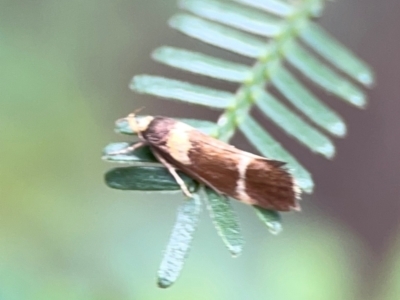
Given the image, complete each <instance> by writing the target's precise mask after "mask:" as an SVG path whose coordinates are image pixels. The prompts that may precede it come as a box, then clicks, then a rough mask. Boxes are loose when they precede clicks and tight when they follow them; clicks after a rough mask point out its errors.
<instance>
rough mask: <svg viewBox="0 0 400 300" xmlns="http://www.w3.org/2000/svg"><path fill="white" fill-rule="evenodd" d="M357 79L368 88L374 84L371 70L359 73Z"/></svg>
mask: <svg viewBox="0 0 400 300" xmlns="http://www.w3.org/2000/svg"><path fill="white" fill-rule="evenodd" d="M357 80H358V81H359V82H361V83H362V84H364V85H365V86H367V87H369V88H371V87H373V86H374V84H375V76H374V74H373V73H372V72H365V73H362V74H359V75H358V77H357Z"/></svg>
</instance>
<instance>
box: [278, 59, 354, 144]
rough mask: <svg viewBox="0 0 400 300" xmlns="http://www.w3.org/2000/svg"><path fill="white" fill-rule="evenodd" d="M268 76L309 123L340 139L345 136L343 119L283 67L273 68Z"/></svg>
mask: <svg viewBox="0 0 400 300" xmlns="http://www.w3.org/2000/svg"><path fill="white" fill-rule="evenodd" d="M270 76H271V81H272V83H273V84H274V86H275V87H276V88H277V89H278V90H279V91H280V92H281V93H282V94H283V95H284V96H285V97H286V99H288V100H289V101H290V102H291V103H292V104H293V105H294V106H295V107H296V108H297V109H298V110H300V111H301V112H302V113H304V114H305V115H306V116H307V117H308V118H309V119H310V120H311V121H313V122H314V123H315V124H317V125H319V126H320V127H322V128H323V129H325V130H327V131H329V132H330V133H331V134H334V135H336V136H339V137H342V136H344V135H345V134H346V124H345V122H344V121H343V119H342V118H341V117H340V116H339V115H338V114H337V113H336V112H334V111H333V110H332V109H331V108H329V107H328V106H326V105H325V104H324V103H323V102H322V101H321V100H319V99H318V98H316V97H315V96H314V95H313V94H312V93H311V92H310V91H309V90H308V89H307V88H306V87H304V86H303V85H302V84H301V83H300V82H299V81H298V80H297V79H296V78H295V77H294V76H293V75H292V74H290V72H289V71H287V70H286V69H285V68H284V67H283V66H280V67H279V68H275V69H274V71H273V72H271V73H270Z"/></svg>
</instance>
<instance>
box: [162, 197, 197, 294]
mask: <svg viewBox="0 0 400 300" xmlns="http://www.w3.org/2000/svg"><path fill="white" fill-rule="evenodd" d="M200 212H201V201H200V198H199V195H197V194H193V198H191V199H188V200H185V201H184V202H183V204H182V205H181V206H180V207H179V208H178V213H177V216H176V221H175V225H174V228H173V229H172V233H171V237H170V239H169V242H168V245H167V248H166V249H165V252H164V257H163V259H162V262H161V265H160V268H159V270H158V273H157V283H158V286H159V287H161V288H167V287H169V286H171V285H172V284H173V283H174V282H175V281H176V279H177V278H178V276H179V274H180V272H181V270H182V267H183V264H184V262H185V258H186V256H187V254H188V252H189V250H190V244H191V242H192V239H193V234H194V232H195V230H196V228H197V224H198V221H199V214H200Z"/></svg>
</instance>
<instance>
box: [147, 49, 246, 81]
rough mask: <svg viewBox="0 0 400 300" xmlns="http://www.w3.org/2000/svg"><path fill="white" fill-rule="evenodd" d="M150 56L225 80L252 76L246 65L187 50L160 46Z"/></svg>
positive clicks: (239, 79) (164, 62)
mask: <svg viewBox="0 0 400 300" xmlns="http://www.w3.org/2000/svg"><path fill="white" fill-rule="evenodd" d="M152 57H153V58H154V59H155V60H156V61H159V62H161V63H163V64H166V65H169V66H171V67H174V68H177V69H181V70H185V71H188V72H192V73H196V74H200V75H204V76H208V77H212V78H217V79H222V80H227V81H233V82H243V81H246V80H248V79H249V78H251V76H252V74H251V73H250V71H251V69H250V67H248V66H245V65H241V64H237V63H233V62H229V61H226V60H223V59H219V58H215V57H213V56H208V55H205V54H202V53H197V52H193V51H189V50H183V49H178V48H173V47H161V48H158V49H156V50H155V51H154V52H153V54H152Z"/></svg>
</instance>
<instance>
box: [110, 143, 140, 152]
mask: <svg viewBox="0 0 400 300" xmlns="http://www.w3.org/2000/svg"><path fill="white" fill-rule="evenodd" d="M145 145H146V143H145V142H137V143H135V144H133V145H130V146H129V147H127V148H124V149H122V150H118V151H115V152H111V153H109V155H119V154H128V153H131V152H133V151H135V150H136V149H138V148H140V147H143V146H145Z"/></svg>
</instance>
